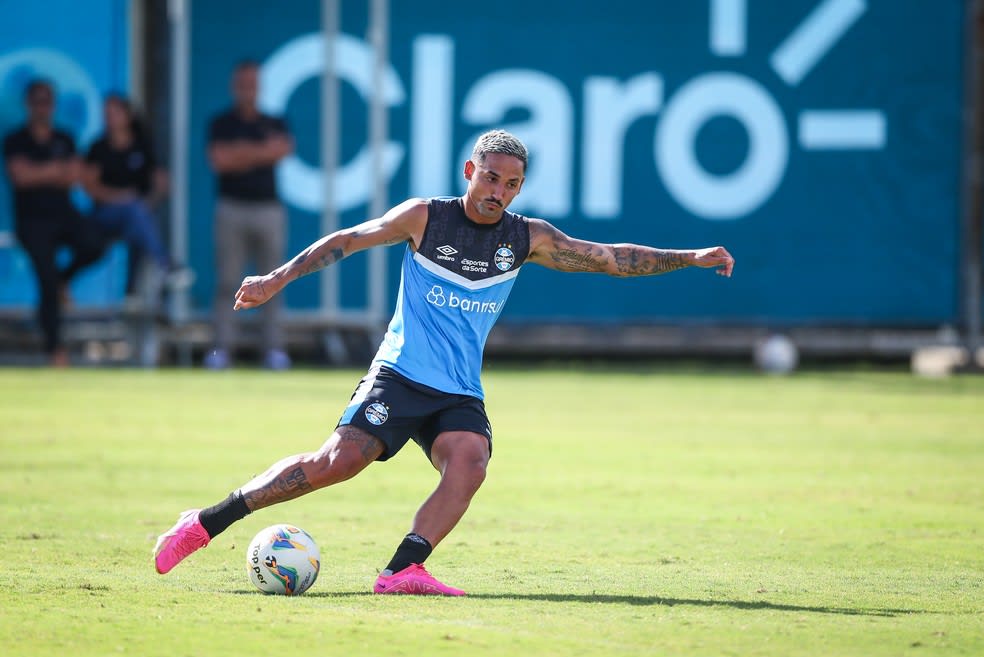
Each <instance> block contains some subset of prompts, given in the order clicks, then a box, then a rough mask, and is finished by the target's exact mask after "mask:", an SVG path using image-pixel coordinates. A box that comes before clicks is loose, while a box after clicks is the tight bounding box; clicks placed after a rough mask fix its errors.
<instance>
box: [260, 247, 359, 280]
mask: <svg viewBox="0 0 984 657" xmlns="http://www.w3.org/2000/svg"><path fill="white" fill-rule="evenodd" d="M344 257H345V251H344V250H342V249H341V248H338V247H332V248H330V249H327V248H326V245H324V244H316V245H314V246H311V247H308V248H307V249H305V250H304V251H302V252H300V253H298V254H297V256H295V257H294V259H293V260H291V261H290V262H288V263H287V265H285V266H284V267H281V268H280V269H278V270H277V271H276V272H274V276H275V277H277V278H283V277H288V280H290V278H291V275H292V274H293V276H292V278H300V277H301V276H307V275H308V274H313V273H314V272H316V271H320V270H322V269H324V268H325V267H327V266H329V265H333V264H335V263H336V262H338V261H339V260H341V259H342V258H344Z"/></svg>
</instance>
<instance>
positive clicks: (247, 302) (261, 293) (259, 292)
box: [234, 276, 280, 310]
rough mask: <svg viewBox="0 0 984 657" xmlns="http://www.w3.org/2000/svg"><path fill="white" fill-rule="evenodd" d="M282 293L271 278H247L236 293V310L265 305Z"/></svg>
mask: <svg viewBox="0 0 984 657" xmlns="http://www.w3.org/2000/svg"><path fill="white" fill-rule="evenodd" d="M279 291H280V286H279V285H277V284H276V283H275V282H274V281H273V280H272V279H271V278H270V277H269V276H247V277H246V278H244V279H243V284H242V285H240V286H239V291H238V292H236V305H235V306H234V308H235V309H236V310H246V309H249V308H256V307H257V306H260V305H263V304H264V303H266V302H267V301H269V300H270V299H272V298H273V296H274V295H275V294H276V293H277V292H279Z"/></svg>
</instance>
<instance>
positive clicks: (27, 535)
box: [0, 367, 984, 657]
mask: <svg viewBox="0 0 984 657" xmlns="http://www.w3.org/2000/svg"><path fill="white" fill-rule="evenodd" d="M360 375H361V372H356V371H306V372H305V371H300V372H294V373H290V374H286V375H273V374H268V373H263V372H253V371H236V372H230V373H224V374H218V375H215V374H211V373H204V372H179V371H175V372H169V371H163V372H141V371H69V372H48V371H37V370H9V369H8V370H0V513H2V516H0V520H2V524H0V550H2V555H3V557H2V560H0V653H2V654H3V655H7V656H13V655H32V656H35V655H59V656H62V655H69V656H71V657H81V656H83V655H115V654H130V655H169V656H178V655H188V656H192V655H194V656H200V655H210V656H211V655H237V656H239V655H273V654H291V655H373V656H383V657H385V656H390V655H479V654H484V655H517V656H518V655H534V654H535V655H540V656H545V655H622V654H625V655H629V654H634V655H701V656H704V655H782V656H792V655H864V656H872V655H935V654H941V655H981V654H984V379H982V378H966V377H965V378H955V379H950V380H947V381H922V380H917V379H913V378H912V377H910V376H909V375H908V374H904V373H879V372H856V371H855V372H822V373H805V374H799V375H796V376H794V377H792V378H790V379H786V380H782V379H773V378H766V377H760V376H756V375H753V374H751V373H743V372H721V371H718V372H705V373H702V372H698V371H695V370H692V369H690V370H680V369H661V368H656V369H653V370H646V369H642V368H638V369H621V370H619V369H599V368H590V369H584V368H581V369H578V368H570V369H568V368H563V367H561V368H555V369H534V370H532V371H520V370H514V369H501V368H500V369H493V370H492V371H490V372H489V373H487V375H486V387H487V392H488V397H489V399H488V408H489V412H490V415H491V417H492V421H493V426H494V429H495V435H496V442H495V454H494V456H493V459H492V465H491V466H490V470H489V478H488V480H487V482H486V484H485V486H484V487H483V489H482V490H481V491H479V494H478V495H477V497H476V499H475V501H474V503H473V505H472V508H471V510H470V511H469V512H468V514H467V515H466V516H465V518H464V520H463V521H462V523H461V524H460V525H459V527H458V528H457V529H456V530H455V532H454V533H452V534H451V536H450V537H449V538H448V540H447V541H446V542H445V543H444V544H442V545H441V546H440V547H439V548H438V549H437V550H436V552H435V553H434V555H433V556H432V557H431V559H430V560H429V561H428V566H429V567H430V569H431V571H432V572H434V574H435V575H436V576H438V577H439V578H441V579H443V580H445V581H447V582H448V583H449V584H452V585H455V586H460V587H462V588H464V589H466V590H467V591H468V592H469V593H470V596H469V597H467V598H465V599H433V598H426V599H421V598H408V597H388V596H372V595H369V594H368V593H367V591H369V590H370V588H371V586H372V582H373V579H374V577H375V574H376V572H377V570H378V569H380V568H382V567H383V566H384V565H385V563H386V562H387V560H388V559H389V557H390V555H391V553H392V551H393V549H394V548H395V546H396V544H397V543H398V542H399V540H400V539H401V537H402V536H403V534H404V533H405V532H406V530H407V529H408V526H409V522H410V518H411V517H412V515H413V513H414V511H415V509H416V507H417V505H418V504H419V503H420V502H421V501H422V500H423V499H424V497H426V495H427V494H428V493H429V491H430V490H431V488H432V487H433V486H434V484H435V483H436V473H435V472H434V471H433V470H432V469H431V468H430V466H429V465H428V464H427V463H426V461H425V459H424V458H423V456H422V454H421V452H420V451H419V449H418V448H416V446H413V445H410V446H408V447H407V448H406V449H405V450H404V451H403V452H402V453H401V454H400V455H399V457H398V458H396V459H394V460H392V461H390V462H388V463H385V464H381V465H375V466H372V467H371V468H369V469H368V470H367V471H366V472H364V473H363V474H362V475H360V476H359V477H357V478H356V479H355V480H353V481H350V482H347V483H345V484H342V485H340V486H337V487H335V488H331V489H328V490H323V491H319V492H316V493H314V494H311V495H309V496H307V497H305V498H303V499H301V500H297V501H295V502H291V503H288V504H286V505H283V506H280V507H274V508H272V509H266V510H264V511H261V512H259V513H257V514H255V515H253V516H250V517H248V518H246V519H245V520H244V521H243V522H241V523H239V524H237V525H235V526H233V527H232V528H231V529H230V530H229V531H228V532H226V533H225V534H222V535H221V536H219V537H218V538H216V539H215V540H214V541H213V543H212V545H210V546H209V547H208V548H207V549H206V550H204V551H202V552H199V553H197V554H195V555H194V556H192V557H191V558H190V559H189V560H188V561H187V562H185V563H183V564H181V565H180V566H179V567H178V568H177V569H175V570H174V571H173V572H172V573H171V574H170V575H168V576H166V577H161V576H158V575H157V574H156V573H155V572H154V569H153V566H152V562H151V559H150V551H151V548H152V546H153V543H154V539H155V537H156V535H157V534H158V533H160V532H161V531H163V530H165V529H167V528H168V527H169V526H170V525H171V523H172V522H173V521H174V519H175V517H176V514H177V513H178V512H179V511H181V510H183V509H186V508H189V507H194V506H203V505H206V504H211V503H214V502H215V501H217V500H219V499H220V498H222V497H224V496H225V495H227V494H228V492H229V491H230V490H232V489H234V488H235V487H237V486H238V485H239V484H240V483H242V482H243V481H244V480H245V479H246V478H248V477H249V476H251V475H253V474H255V473H257V472H259V471H261V470H263V469H265V468H266V466H267V465H269V463H271V462H272V461H274V460H276V459H278V458H279V457H281V456H283V455H285V454H288V453H291V452H299V451H306V450H308V449H312V448H315V447H317V446H318V445H319V444H320V442H321V440H322V439H323V438H325V437H327V435H328V434H329V433H330V431H331V429H332V427H333V426H334V422H335V420H336V419H337V416H338V414H339V412H340V411H341V409H342V407H343V406H344V404H345V402H346V401H347V399H348V397H349V395H350V394H351V391H352V388H353V387H354V385H355V383H356V382H357V380H358V378H359V376H360ZM277 522H291V523H294V524H298V525H300V526H301V527H303V528H305V529H307V530H308V531H309V532H310V533H311V534H313V535H314V537H315V538H316V539H317V540H318V542H319V544H320V546H321V550H322V561H323V567H322V572H321V576H320V578H319V580H318V582H317V583H316V584H315V586H314V588H313V589H312V590H311V591H310V592H309V593H308V594H305V595H304V596H302V597H299V598H274V597H267V596H263V595H262V594H260V593H259V592H256V591H255V590H253V589H252V587H251V585H250V584H249V582H248V580H247V578H246V575H245V572H244V560H245V557H244V552H245V548H246V544H247V542H248V541H249V539H250V538H251V537H252V536H253V534H254V533H255V532H257V531H258V530H259V529H261V528H262V527H265V526H267V525H270V524H274V523H277Z"/></svg>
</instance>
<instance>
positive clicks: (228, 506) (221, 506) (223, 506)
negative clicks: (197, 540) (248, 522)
mask: <svg viewBox="0 0 984 657" xmlns="http://www.w3.org/2000/svg"><path fill="white" fill-rule="evenodd" d="M248 515H249V507H248V506H246V500H244V499H243V494H242V493H240V492H239V491H238V490H237V491H235V492H233V493H230V494H229V497H227V498H225V499H224V500H222V501H221V502H219V503H218V504H216V505H215V506H210V507H208V508H207V509H202V510H201V512H200V513H199V514H198V522H200V523H202V527H204V528H205V531H207V532H208V536H209V538H215V537H216V536H218V535H219V534H221V533H222V532H224V531H225V530H226V529H228V528H229V525H231V524H232V523H234V522H236V521H237V520H242V519H243V518H245V517H246V516H248Z"/></svg>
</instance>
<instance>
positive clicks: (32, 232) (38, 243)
mask: <svg viewBox="0 0 984 657" xmlns="http://www.w3.org/2000/svg"><path fill="white" fill-rule="evenodd" d="M24 100H25V102H26V104H27V123H26V124H25V125H24V126H22V127H21V128H20V129H18V130H15V131H14V132H11V133H10V134H8V135H7V136H6V137H5V138H4V140H3V158H4V161H5V163H6V169H7V175H8V176H9V177H10V185H11V187H12V188H13V192H14V194H13V197H14V230H15V232H16V234H17V241H19V242H20V244H21V246H22V247H23V249H24V251H26V252H27V255H28V256H29V257H30V259H31V264H32V265H33V266H34V273H35V275H36V276H37V280H38V297H39V298H38V318H39V320H40V323H41V330H42V332H43V333H44V351H45V354H46V355H47V357H48V359H49V362H50V363H51V365H53V366H55V367H65V366H67V365H68V364H69V361H68V352H67V351H66V350H65V347H64V345H63V344H62V339H61V313H62V308H61V305H62V303H65V302H67V299H68V284H69V282H70V281H71V280H72V278H73V277H74V276H75V274H77V273H78V272H79V271H80V270H81V269H82V268H84V267H86V266H88V265H90V264H92V263H93V262H95V261H96V260H98V259H99V257H100V256H101V255H102V253H103V251H104V250H105V246H106V241H105V239H104V236H103V233H102V231H101V230H100V229H99V228H98V227H97V226H95V225H94V224H92V223H91V222H90V221H88V220H86V219H84V218H83V217H82V215H81V214H79V211H78V210H77V209H76V208H75V206H74V205H72V200H71V198H70V197H69V191H70V190H71V188H72V187H73V186H74V185H75V184H77V183H78V182H79V179H80V176H81V171H82V169H81V163H80V162H79V158H78V155H77V154H76V151H75V141H74V140H73V139H72V136H71V135H69V134H68V133H67V132H64V131H62V130H59V129H58V128H56V127H55V126H54V125H53V117H54V114H55V90H54V87H52V85H51V83H50V82H48V81H46V80H33V81H32V82H30V83H29V84H28V85H27V88H26V89H25V91H24ZM63 246H67V247H69V248H70V249H71V251H72V260H71V261H70V262H69V263H68V266H67V267H65V268H64V269H62V268H59V267H58V264H57V260H56V257H57V254H58V249H59V248H60V247H63Z"/></svg>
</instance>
